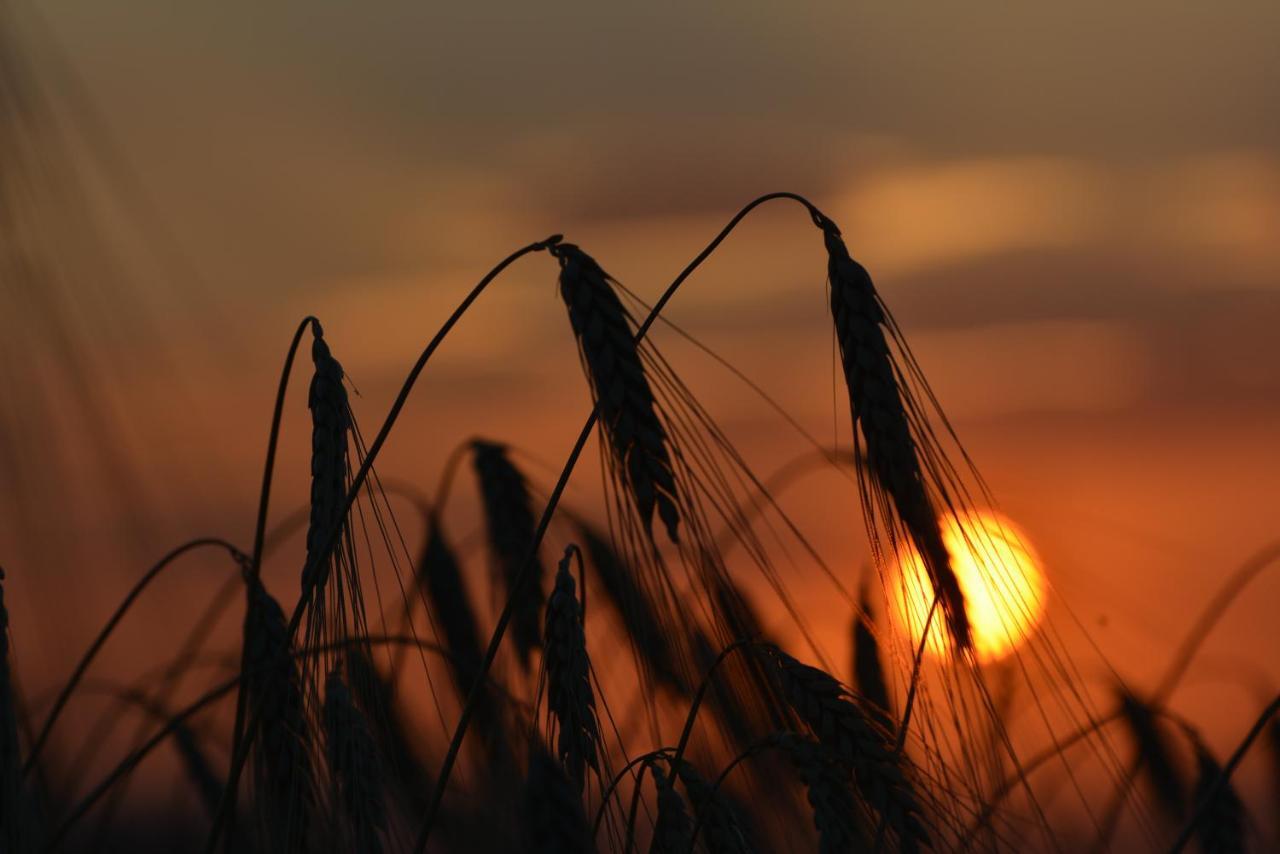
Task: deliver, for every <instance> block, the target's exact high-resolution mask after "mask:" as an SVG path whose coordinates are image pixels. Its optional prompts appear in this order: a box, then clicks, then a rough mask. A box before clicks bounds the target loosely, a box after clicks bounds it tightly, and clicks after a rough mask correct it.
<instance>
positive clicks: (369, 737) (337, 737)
mask: <svg viewBox="0 0 1280 854" xmlns="http://www.w3.org/2000/svg"><path fill="white" fill-rule="evenodd" d="M324 729H325V753H326V756H327V758H328V762H329V774H330V775H331V777H332V785H333V791H334V796H335V799H336V802H337V806H338V807H339V809H340V810H341V812H342V814H343V817H344V818H345V819H346V824H347V827H348V829H349V838H348V839H347V844H349V845H350V846H351V848H350V849H349V850H352V851H356V852H359V854H379V853H380V852H381V851H382V836H381V834H382V831H383V830H385V829H386V824H387V821H386V808H385V805H384V803H383V799H382V778H381V771H380V769H379V761H378V748H377V744H376V742H375V741H374V738H373V734H372V733H371V732H370V730H369V724H368V722H367V721H366V720H365V717H364V715H363V714H362V713H361V712H360V709H359V708H358V707H357V706H356V704H355V701H354V700H353V698H352V696H351V691H350V690H349V689H348V688H347V685H346V683H345V682H344V681H343V678H342V675H341V674H340V673H339V671H338V670H337V669H334V670H331V671H330V672H329V675H328V677H327V678H326V679H325V686H324Z"/></svg>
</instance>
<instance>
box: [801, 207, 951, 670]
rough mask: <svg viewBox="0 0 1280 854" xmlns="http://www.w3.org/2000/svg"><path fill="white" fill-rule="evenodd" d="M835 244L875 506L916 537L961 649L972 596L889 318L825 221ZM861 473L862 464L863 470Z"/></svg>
mask: <svg viewBox="0 0 1280 854" xmlns="http://www.w3.org/2000/svg"><path fill="white" fill-rule="evenodd" d="M823 236H824V239H825V241H826V246H827V256H828V260H827V275H828V277H829V280H830V283H831V316H832V317H833V318H834V319H835V325H836V340H837V341H838V342H839V344H840V357H841V362H842V364H843V365H844V378H845V383H846V384H847V386H848V388H849V409H850V412H851V413H852V416H853V421H854V424H855V425H856V427H857V428H858V429H859V430H860V432H861V442H860V443H859V442H857V441H856V439H857V437H855V445H859V446H860V447H861V449H862V452H863V453H864V454H865V456H866V461H867V470H868V471H870V473H871V477H872V480H873V482H874V492H875V493H876V494H877V496H883V497H884V498H887V499H888V500H887V501H885V500H883V498H879V497H878V498H877V500H876V501H875V502H873V503H872V505H871V507H870V508H869V510H870V512H871V513H872V514H873V515H875V514H879V515H878V518H880V519H890V518H892V517H891V516H889V515H888V514H886V513H885V510H886V509H888V508H887V507H886V506H885V505H886V504H887V505H889V506H891V507H892V509H893V511H894V512H896V514H897V517H898V518H899V519H901V520H902V524H903V527H904V528H905V529H906V531H907V534H908V535H909V536H910V538H911V541H912V542H914V543H915V546H916V548H917V549H919V551H920V554H921V556H922V558H923V560H924V565H925V568H926V570H927V571H928V573H929V580H930V581H932V582H933V588H934V590H935V591H936V592H937V594H938V597H939V598H940V600H941V601H942V607H943V610H944V611H945V612H946V614H947V620H948V623H949V625H950V627H951V633H952V635H953V636H954V637H955V639H956V642H957V643H958V644H959V645H960V647H961V648H965V647H968V646H969V644H970V643H971V633H970V628H969V618H968V615H967V613H966V611H965V603H964V594H963V593H962V592H961V591H960V584H959V582H958V581H957V580H956V576H955V572H954V571H953V570H952V569H951V556H950V555H949V554H948V553H947V549H946V546H945V545H944V544H943V542H942V532H941V530H940V529H939V527H938V512H937V508H936V507H935V506H934V501H933V499H932V498H931V497H930V495H929V492H928V489H927V484H926V481H925V475H924V471H923V467H922V465H921V461H920V457H919V453H918V450H917V447H916V440H915V437H914V436H913V434H912V429H911V422H910V410H909V408H908V405H907V403H906V402H905V401H904V400H903V390H902V389H901V388H900V385H899V377H900V376H901V373H902V372H901V370H900V369H899V368H897V367H896V366H895V365H894V360H893V352H892V350H890V348H889V342H888V340H886V338H885V327H886V325H887V323H888V318H887V316H886V314H885V310H884V307H883V305H882V304H881V302H880V296H879V294H877V293H876V289H875V285H873V284H872V282H871V276H870V275H869V274H868V273H867V271H866V269H865V268H864V267H863V266H862V265H861V264H859V263H858V262H857V261H855V260H853V258H851V257H850V255H849V250H848V248H847V247H846V246H845V244H844V240H843V239H842V238H841V236H840V230H839V229H838V228H836V226H835V224H834V223H832V222H830V221H829V220H828V221H826V222H825V223H824V224H823ZM859 471H861V470H859Z"/></svg>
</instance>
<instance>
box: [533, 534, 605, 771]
mask: <svg viewBox="0 0 1280 854" xmlns="http://www.w3.org/2000/svg"><path fill="white" fill-rule="evenodd" d="M575 555H576V556H577V558H578V560H579V562H581V560H582V555H581V552H579V551H578V548H577V546H570V547H569V548H568V549H566V550H565V553H564V557H563V558H562V559H561V560H560V566H559V568H558V569H557V570H556V583H555V588H554V589H553V590H552V591H551V597H550V598H549V599H548V600H547V619H546V630H545V632H544V637H545V639H546V640H545V644H544V648H543V663H544V664H545V666H546V668H547V707H548V708H549V709H550V710H551V713H552V714H554V715H555V716H556V719H557V720H558V721H559V724H560V734H559V739H558V741H557V745H556V747H557V753H558V754H559V756H560V761H561V762H563V763H564V766H565V771H566V772H567V773H568V775H569V779H570V780H572V781H573V783H574V785H576V786H577V787H578V791H582V787H583V784H584V782H585V780H586V769H587V768H588V767H590V768H592V769H594V770H595V771H596V772H597V773H599V771H600V767H599V764H598V762H597V758H596V757H597V749H598V745H599V742H600V729H599V725H598V723H597V721H596V701H595V695H594V693H593V692H592V690H591V659H590V657H589V656H588V655H587V639H586V634H585V632H584V631H583V627H582V607H581V606H580V605H579V603H578V597H577V593H576V592H575V583H574V578H573V572H572V571H571V570H570V567H571V565H572V563H573V559H574V556H575Z"/></svg>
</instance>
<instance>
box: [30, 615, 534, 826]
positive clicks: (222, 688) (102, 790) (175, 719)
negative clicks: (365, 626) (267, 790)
mask: <svg viewBox="0 0 1280 854" xmlns="http://www.w3.org/2000/svg"><path fill="white" fill-rule="evenodd" d="M364 643H368V644H371V645H375V646H376V645H392V644H394V645H409V646H416V647H419V648H420V649H425V650H428V651H430V652H434V653H437V654H438V655H441V656H443V657H446V658H447V657H449V655H450V653H449V651H448V650H446V649H444V648H443V647H441V646H439V645H438V644H435V643H431V642H430V641H424V640H421V639H419V638H415V637H411V636H403V635H358V636H353V637H349V638H346V639H345V640H341V641H335V642H333V643H327V644H322V645H320V646H317V647H313V648H310V649H304V650H294V651H292V652H291V653H290V657H291V658H292V659H293V660H297V659H300V658H305V657H309V656H314V655H321V654H323V653H325V652H329V651H332V650H335V649H345V648H349V647H351V646H354V645H357V644H364ZM274 666H275V665H264V666H263V667H261V668H259V669H257V670H254V671H252V672H250V673H239V674H237V675H236V676H233V677H230V678H228V679H227V680H226V681H225V682H222V683H221V684H219V685H217V686H216V687H214V688H211V689H210V690H208V691H206V692H205V693H204V694H202V695H200V696H199V697H197V698H196V699H195V700H193V701H192V702H191V703H190V704H188V705H187V706H184V707H183V708H181V709H179V710H178V711H177V712H175V713H174V714H173V716H172V717H170V718H169V719H168V721H167V722H166V723H165V725H164V726H163V727H162V728H161V729H160V730H159V731H158V732H156V733H155V734H154V735H152V736H151V738H149V739H147V741H146V742H144V743H143V744H142V745H140V746H139V747H138V748H136V749H135V750H133V751H132V752H131V753H129V755H128V756H126V757H125V758H124V760H123V761H121V762H120V763H119V764H118V765H116V767H115V768H113V769H112V770H111V772H110V773H109V774H108V775H107V776H106V777H105V778H104V779H103V780H102V781H101V782H99V783H98V785H96V786H94V787H93V789H92V790H90V792H89V794H88V795H86V796H85V797H84V798H83V799H82V800H81V801H80V802H79V803H78V804H76V806H75V808H74V809H73V810H71V812H70V814H69V815H68V817H67V818H66V819H65V820H64V821H63V823H62V825H61V826H60V827H59V828H58V830H57V832H56V833H54V834H53V836H52V838H51V839H50V840H49V843H48V844H47V846H46V850H52V849H54V848H56V847H57V846H58V844H59V843H60V842H61V841H62V840H63V839H64V838H65V837H66V835H67V833H68V832H69V831H70V830H71V828H72V827H73V826H74V825H75V824H76V822H78V821H79V820H80V819H81V818H83V817H84V815H85V813H87V812H88V811H89V810H90V809H92V808H93V806H94V804H96V803H97V802H98V801H99V800H101V799H102V797H103V795H105V794H106V793H107V792H108V791H110V790H111V788H112V787H113V786H114V785H115V784H116V783H118V782H119V781H120V780H121V778H123V777H125V776H126V775H127V774H129V773H130V772H131V771H132V770H133V769H134V768H136V767H137V765H138V764H139V763H140V762H142V760H143V759H145V758H146V757H147V756H148V754H150V753H151V751H153V750H155V749H156V747H158V746H159V745H160V744H162V743H163V742H164V740H165V739H166V738H167V737H169V736H170V735H171V734H173V732H174V731H175V730H176V729H178V728H179V727H180V726H182V725H183V724H184V723H185V722H186V721H187V720H188V719H189V718H191V717H192V716H194V715H196V714H198V713H199V712H200V711H202V710H203V709H205V708H207V707H208V706H210V705H212V704H213V703H215V702H217V701H218V700H220V699H221V698H223V697H225V696H226V695H227V694H229V693H231V692H232V691H233V690H235V689H236V687H237V686H238V685H240V684H241V682H243V681H244V680H245V679H246V678H247V677H249V676H258V675H263V674H266V673H268V672H269V671H271V670H272V668H273V667H274ZM491 684H492V683H491ZM494 687H498V688H499V689H500V695H501V696H502V697H504V698H505V699H506V700H507V701H508V702H510V703H512V704H513V705H516V706H519V705H520V704H519V701H518V700H516V698H514V697H512V696H511V695H510V694H509V693H507V692H506V691H505V689H502V688H501V686H498V685H496V684H495V685H494Z"/></svg>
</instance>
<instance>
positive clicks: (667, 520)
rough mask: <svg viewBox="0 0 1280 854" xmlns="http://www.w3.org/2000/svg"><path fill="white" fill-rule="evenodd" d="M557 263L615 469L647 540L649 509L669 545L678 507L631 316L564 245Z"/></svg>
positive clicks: (599, 274) (600, 273)
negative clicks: (628, 495)
mask: <svg viewBox="0 0 1280 854" xmlns="http://www.w3.org/2000/svg"><path fill="white" fill-rule="evenodd" d="M551 254H552V255H554V256H555V257H556V258H558V259H559V261H560V295H561V296H562V297H563V298H564V302H565V305H566V306H568V309H569V325H570V326H572V327H573V334H574V336H575V337H576V338H577V340H578V349H579V351H580V354H581V356H582V363H583V366H584V368H585V369H586V372H587V377H588V380H589V382H590V384H591V390H592V394H593V395H594V396H595V398H596V402H597V405H598V407H599V413H600V427H601V429H602V430H603V431H604V433H605V436H606V437H607V438H608V445H609V448H610V449H611V451H612V456H613V461H614V466H615V468H616V470H617V472H618V474H619V476H620V477H621V479H622V482H623V483H624V484H625V485H626V487H627V490H628V491H629V492H630V494H631V498H632V500H633V501H634V502H635V507H636V511H637V512H638V513H639V515H640V520H641V522H643V523H644V527H645V531H646V532H647V533H648V534H649V536H650V538H652V536H653V516H654V513H655V511H656V512H657V515H658V516H659V518H661V520H662V523H663V525H664V526H665V527H666V530H667V536H668V537H670V538H671V541H672V542H678V541H679V526H680V509H679V506H678V505H677V499H676V480H675V473H674V471H673V469H672V465H671V455H670V452H669V451H668V437H667V431H666V428H665V427H664V426H663V423H662V420H661V418H659V417H658V404H657V401H656V400H655V398H654V394H653V389H652V388H651V387H650V385H649V379H648V377H647V376H646V374H645V370H644V364H643V363H642V362H641V359H640V352H639V349H638V347H637V345H636V340H635V332H634V331H633V329H632V327H633V325H634V324H633V322H632V318H631V315H630V314H628V313H627V310H626V308H625V307H624V306H623V305H622V301H621V300H619V299H618V295H617V294H616V293H615V292H614V290H613V286H612V285H611V284H610V281H611V280H610V278H609V274H608V273H606V272H605V271H604V270H603V269H601V268H600V265H599V264H597V263H596V261H595V259H594V258H592V257H591V256H590V255H588V254H587V253H585V252H583V251H582V250H581V249H579V248H578V247H577V246H574V245H573V244H571V243H561V244H559V245H558V246H555V247H553V248H552V249H551Z"/></svg>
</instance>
